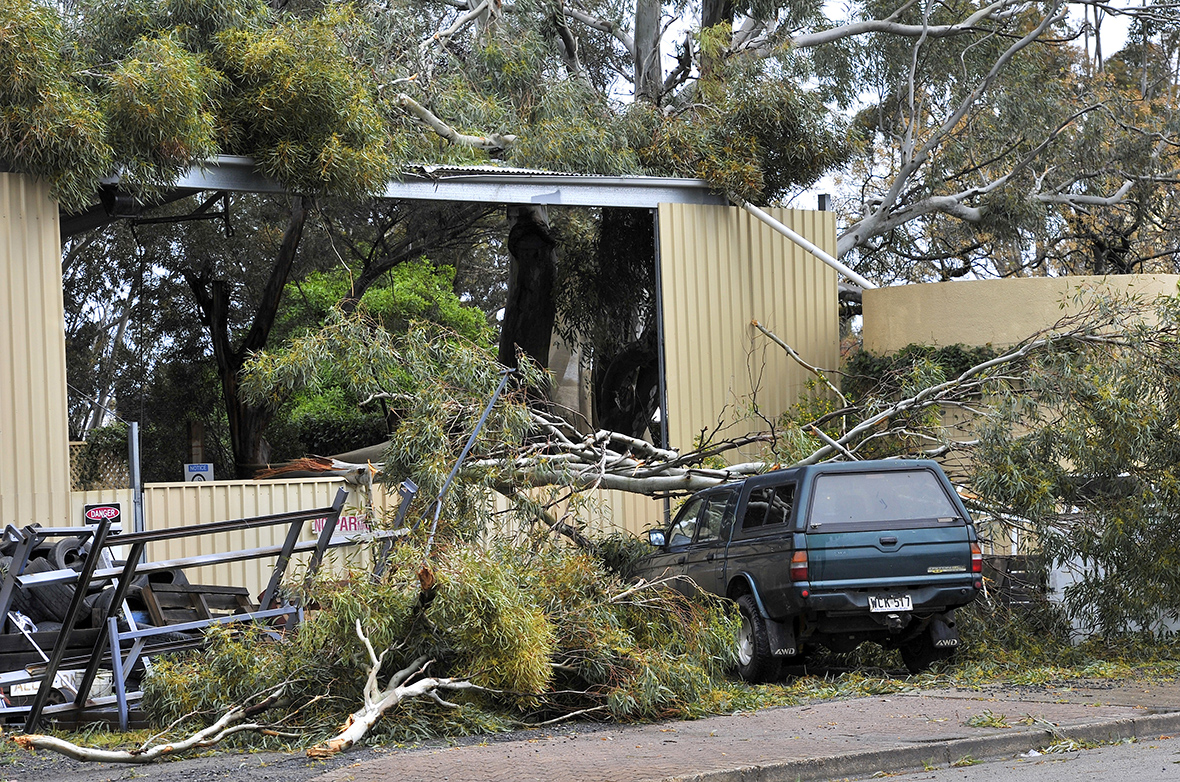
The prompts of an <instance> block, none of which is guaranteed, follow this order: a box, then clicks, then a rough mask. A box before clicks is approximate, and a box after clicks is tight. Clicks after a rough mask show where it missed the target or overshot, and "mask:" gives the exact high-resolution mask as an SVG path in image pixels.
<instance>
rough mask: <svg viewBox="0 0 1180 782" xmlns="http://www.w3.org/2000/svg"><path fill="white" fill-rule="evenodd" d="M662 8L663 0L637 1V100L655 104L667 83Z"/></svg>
mask: <svg viewBox="0 0 1180 782" xmlns="http://www.w3.org/2000/svg"><path fill="white" fill-rule="evenodd" d="M660 10H661V3H660V0H635V99H636V100H641V101H647V102H648V103H655V104H659V102H660V97H661V94H662V92H663V86H664V84H663V77H664V74H663V71H662V69H661V67H660V66H661V62H660V32H661V31H660Z"/></svg>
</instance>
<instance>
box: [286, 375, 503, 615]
mask: <svg viewBox="0 0 1180 782" xmlns="http://www.w3.org/2000/svg"><path fill="white" fill-rule="evenodd" d="M514 372H516V370H515V369H504V370H502V371H501V372H500V385H498V386H496V390H495V392H494V393H493V394H492V398H491V399H489V400H488V406H487V407H485V408H484V410H483V415H481V416H480V417H479V423H477V424H476V425H475V429H474V430H473V431H472V432H471V436H470V437H468V438H467V444H466V445H464V446H463V450H462V451H461V452H460V453H459V458H458V459H456V460H455V466H454V467H452V468H451V474H450V475H448V476H447V479H446V480H445V481H443V485H442V488H441V489H439V492H438V497H436V498H435V500H434V520H433V521H432V522H431V524H430V536H429V537H428V538H427V539H426V550H425V551H424V552H423V554H422V561H423V562H425V561H426V558H427V557H429V556H430V547H431V545H432V544H433V543H434V533H435V531H437V530H438V517H439V515H440V514H441V513H442V505H443V500H444V499H446V496H447V491H449V490H450V488H451V483H452V482H454V480H455V476H456V475H458V474H459V468H460V467H462V466H463V460H464V459H466V458H467V454H468V453H470V452H471V449H472V448H473V447H474V446H475V438H476V437H478V436H479V433H480V431H482V430H483V425H484V424H485V423H487V421H488V416H489V415H491V414H492V408H493V407H495V406H496V400H497V399H499V398H500V394H501V393H503V391H504V386H506V385H508V378H510V377H512V375H513V373H514ZM264 607H265V606H264Z"/></svg>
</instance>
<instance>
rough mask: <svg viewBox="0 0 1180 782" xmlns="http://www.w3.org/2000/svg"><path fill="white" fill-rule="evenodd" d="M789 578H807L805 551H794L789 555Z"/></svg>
mask: <svg viewBox="0 0 1180 782" xmlns="http://www.w3.org/2000/svg"><path fill="white" fill-rule="evenodd" d="M791 580H792V581H806V580H807V552H806V551H796V552H795V553H794V554H792V555H791Z"/></svg>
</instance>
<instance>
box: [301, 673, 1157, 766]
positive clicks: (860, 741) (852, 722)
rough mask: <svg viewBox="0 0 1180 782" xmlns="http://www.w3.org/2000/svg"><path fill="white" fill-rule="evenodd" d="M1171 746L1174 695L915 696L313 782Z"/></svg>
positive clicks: (475, 754) (419, 759) (1059, 691)
mask: <svg viewBox="0 0 1180 782" xmlns="http://www.w3.org/2000/svg"><path fill="white" fill-rule="evenodd" d="M973 718H975V719H973ZM969 723H974V725H972V724H969ZM1005 724H1006V725H1008V726H1009V727H1005V726H1004V725H1005ZM1172 734H1180V683H1176V682H1170V683H1146V682H1142V681H1138V682H1133V683H1128V684H1116V685H1103V684H1096V685H1094V686H1086V687H1081V686H1072V687H1071V686H1059V687H1048V688H1043V687H1037V688H1017V687H1013V686H1006V687H995V688H986V689H983V690H979V691H969V690H926V691H923V692H921V693H914V694H893V695H884V696H876V697H871V698H858V699H855V700H846V701H834V702H826V703H816V704H812V705H810V706H795V707H787V708H781V709H771V710H765V711H759V712H754V713H741V714H734V715H728V716H722V717H711V718H708V719H703V720H696V721H691V722H668V723H660V724H655V725H642V726H623V727H617V726H611V727H603V728H598V729H593V730H589V731H582V730H579V729H578V728H575V727H568V726H567V727H564V728H563V727H560V726H555V727H553V728H551V729H548V730H538V731H536V735H535V737H531V738H527V739H522V740H516V741H503V742H489V743H486V744H477V745H471V746H463V747H454V748H447V749H434V750H429V749H425V750H422V749H420V750H390V751H389V753H388V754H387V755H384V756H382V757H379V758H377V759H372V760H365V761H362V762H359V763H354V764H352V765H346V766H343V767H339V768H336V769H334V770H333V771H330V772H328V773H325V774H323V775H321V776H319V777H317V778H316V779H317V782H403V781H404V782H422V781H424V780H431V782H444V781H445V780H453V781H454V782H485V781H486V782H534V781H536V782H551V781H557V780H561V781H565V780H569V781H570V782H646V781H648V780H653V781H654V780H678V781H679V780H683V781H684V782H689V781H692V782H698V781H699V782H731V781H732V782H738V781H739V780H740V782H778V781H779V780H782V782H796V781H797V782H808V781H809V780H827V779H845V778H852V779H856V778H865V777H871V776H873V775H874V774H876V773H878V772H898V771H905V770H913V769H922V768H923V767H926V766H929V765H934V766H938V767H946V766H948V765H950V764H951V763H954V762H955V761H958V760H961V759H963V758H964V757H966V756H971V757H972V758H975V759H985V758H999V757H1012V756H1015V755H1019V754H1022V753H1027V752H1028V751H1029V750H1034V749H1036V750H1040V749H1044V748H1046V747H1048V746H1050V745H1053V744H1054V743H1056V742H1060V741H1063V740H1066V739H1073V740H1074V741H1077V742H1079V743H1101V742H1108V741H1115V740H1118V739H1125V738H1141V739H1149V738H1151V739H1154V738H1159V737H1160V736H1168V735H1172Z"/></svg>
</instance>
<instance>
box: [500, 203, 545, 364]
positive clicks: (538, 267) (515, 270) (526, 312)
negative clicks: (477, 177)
mask: <svg viewBox="0 0 1180 782" xmlns="http://www.w3.org/2000/svg"><path fill="white" fill-rule="evenodd" d="M508 223H509V226H510V227H509V231H508V252H509V253H510V254H511V255H512V264H511V267H510V269H509V272H508V301H507V302H506V303H505V305H504V320H503V321H502V322H501V324H500V351H499V359H500V363H501V364H503V365H504V366H506V367H515V366H516V349H517V348H518V347H519V348H520V349H521V350H523V351H524V352H525V354H526V355H528V356H529V357H530V358H532V359H533V360H535V361H536V362H537V363H538V364H540V365H541V366H542V367H545V368H548V366H549V343H550V341H551V340H552V338H553V325H554V321H555V319H556V315H557V308H556V306H555V305H554V303H553V280H554V277H555V276H556V274H557V244H556V242H555V241H554V240H553V237H552V236H551V235H550V234H549V216H548V213H547V212H546V211H545V207H543V206H511V207H509V208H508Z"/></svg>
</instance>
